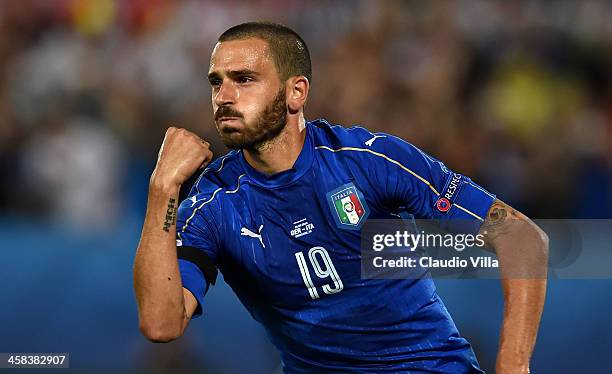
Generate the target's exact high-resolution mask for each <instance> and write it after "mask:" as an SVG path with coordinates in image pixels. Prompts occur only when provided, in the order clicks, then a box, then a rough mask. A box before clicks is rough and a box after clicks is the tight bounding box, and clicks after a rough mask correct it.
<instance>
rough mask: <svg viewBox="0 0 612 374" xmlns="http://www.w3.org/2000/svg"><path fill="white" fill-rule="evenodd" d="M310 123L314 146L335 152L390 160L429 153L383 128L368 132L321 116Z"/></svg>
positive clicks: (341, 154) (340, 154) (422, 155)
mask: <svg viewBox="0 0 612 374" xmlns="http://www.w3.org/2000/svg"><path fill="white" fill-rule="evenodd" d="M310 124H312V125H313V133H314V139H315V149H318V150H322V151H329V152H333V153H335V154H337V155H338V156H349V157H352V158H353V157H356V156H357V155H359V156H358V157H366V158H368V159H380V160H385V161H387V162H389V161H391V162H393V161H394V160H396V159H403V160H405V159H406V158H413V157H429V156H427V155H426V154H425V153H424V152H422V151H421V150H420V149H419V148H417V147H415V146H414V145H412V144H411V143H409V142H408V141H406V140H404V139H402V138H400V137H398V136H395V135H392V134H388V133H384V132H371V131H370V130H368V129H366V128H364V127H361V126H352V127H348V128H347V127H343V126H340V125H330V124H329V123H328V122H327V121H325V120H316V121H312V122H310Z"/></svg>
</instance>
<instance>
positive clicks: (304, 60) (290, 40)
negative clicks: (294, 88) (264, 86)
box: [219, 22, 312, 82]
mask: <svg viewBox="0 0 612 374" xmlns="http://www.w3.org/2000/svg"><path fill="white" fill-rule="evenodd" d="M248 38H259V39H263V40H264V41H266V42H267V43H268V46H269V48H270V53H271V55H272V59H273V60H274V63H275V64H276V68H277V70H278V73H279V77H280V78H281V80H283V81H284V80H287V79H289V78H290V77H293V76H296V75H303V76H305V77H306V78H307V79H308V81H309V82H310V81H311V80H312V67H311V65H310V52H308V47H307V46H306V43H305V42H304V40H303V39H302V38H301V37H300V36H299V35H298V33H296V32H295V31H293V30H291V29H290V28H289V27H287V26H283V25H281V24H278V23H273V22H247V23H242V24H240V25H236V26H234V27H232V28H230V29H228V30H227V31H225V32H224V33H223V34H221V36H220V37H219V42H226V41H231V40H242V39H248Z"/></svg>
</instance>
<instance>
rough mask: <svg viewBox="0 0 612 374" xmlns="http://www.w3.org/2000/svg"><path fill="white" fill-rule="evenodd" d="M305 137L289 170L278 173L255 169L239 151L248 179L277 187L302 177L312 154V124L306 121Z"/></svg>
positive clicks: (258, 183) (264, 185) (309, 163)
mask: <svg viewBox="0 0 612 374" xmlns="http://www.w3.org/2000/svg"><path fill="white" fill-rule="evenodd" d="M305 131H306V139H305V140H304V146H303V147H302V151H301V152H300V154H299V156H298V158H297V160H296V161H295V164H293V167H292V168H291V169H289V170H285V171H281V172H280V173H276V174H272V175H267V174H264V173H260V172H259V171H257V170H255V169H254V168H253V167H252V166H251V165H249V163H248V162H247V161H246V160H245V158H244V153H243V152H242V151H240V163H241V164H242V167H243V168H244V171H245V173H246V174H247V175H248V177H249V179H250V180H251V181H253V182H254V183H255V184H257V185H260V186H262V187H265V188H278V187H283V186H286V185H289V184H291V183H293V182H295V181H297V180H298V179H300V178H301V177H302V175H304V174H305V173H306V172H307V171H308V170H309V169H310V167H311V166H312V160H313V156H314V145H313V144H314V143H313V140H312V125H310V124H309V122H306V129H305Z"/></svg>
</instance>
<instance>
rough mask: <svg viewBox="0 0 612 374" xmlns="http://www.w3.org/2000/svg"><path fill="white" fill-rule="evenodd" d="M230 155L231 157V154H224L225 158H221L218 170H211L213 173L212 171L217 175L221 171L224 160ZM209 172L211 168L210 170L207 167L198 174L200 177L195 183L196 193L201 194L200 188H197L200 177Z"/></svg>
mask: <svg viewBox="0 0 612 374" xmlns="http://www.w3.org/2000/svg"><path fill="white" fill-rule="evenodd" d="M231 155H232V153H228V154H226V155H225V156H223V157H221V165H219V168H218V169H217V170H213V171H214V172H215V173H218V172H220V171H221V170H223V166H225V160H226V159H227V158H228V157H229V156H231ZM211 170H212V168H210V167H207V168H206V169H204V171H203V172H202V174H200V177H199V178H198V180H197V181H196V182H195V187H196V191H198V193H201V192H202V191H200V187H199V184H200V181H201V180H202V177H203V176H204V175H205V174H208V172H210V171H211Z"/></svg>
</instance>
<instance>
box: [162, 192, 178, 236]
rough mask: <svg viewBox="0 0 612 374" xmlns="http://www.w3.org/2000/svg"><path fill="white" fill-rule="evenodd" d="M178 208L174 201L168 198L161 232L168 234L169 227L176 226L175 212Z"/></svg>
mask: <svg viewBox="0 0 612 374" xmlns="http://www.w3.org/2000/svg"><path fill="white" fill-rule="evenodd" d="M177 209H178V207H177V206H176V199H174V198H172V197H171V198H170V199H169V200H168V210H166V218H165V221H164V227H163V230H164V231H165V232H170V227H172V226H174V225H176V211H177Z"/></svg>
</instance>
